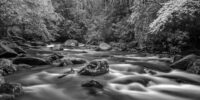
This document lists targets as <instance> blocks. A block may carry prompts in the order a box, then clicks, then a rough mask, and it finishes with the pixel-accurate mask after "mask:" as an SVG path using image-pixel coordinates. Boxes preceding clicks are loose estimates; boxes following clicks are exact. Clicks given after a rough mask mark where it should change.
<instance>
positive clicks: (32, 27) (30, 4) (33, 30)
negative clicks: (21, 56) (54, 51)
mask: <svg viewBox="0 0 200 100" xmlns="http://www.w3.org/2000/svg"><path fill="white" fill-rule="evenodd" d="M59 20H61V18H60V16H59V15H58V14H57V13H55V12H54V7H53V6H52V4H51V0H1V1H0V25H1V26H0V31H1V37H3V36H19V37H23V38H26V39H30V40H34V39H36V40H41V39H42V40H44V41H49V40H51V39H53V37H54V35H55V33H56V24H57V23H58V22H59Z"/></svg>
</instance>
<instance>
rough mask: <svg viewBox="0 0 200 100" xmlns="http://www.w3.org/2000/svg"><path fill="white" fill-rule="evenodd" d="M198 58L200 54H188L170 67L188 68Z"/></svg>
mask: <svg viewBox="0 0 200 100" xmlns="http://www.w3.org/2000/svg"><path fill="white" fill-rule="evenodd" d="M197 58H198V56H196V55H194V54H191V55H187V56H185V57H183V58H182V59H180V60H178V61H176V62H174V63H173V64H171V65H170V67H171V68H175V69H181V70H186V69H187V68H188V67H189V66H192V65H193V63H194V61H196V59H197Z"/></svg>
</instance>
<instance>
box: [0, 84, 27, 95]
mask: <svg viewBox="0 0 200 100" xmlns="http://www.w3.org/2000/svg"><path fill="white" fill-rule="evenodd" d="M22 92H23V90H22V85H21V84H17V83H15V84H11V83H3V84H1V85H0V94H11V95H14V96H19V95H21V94H22Z"/></svg>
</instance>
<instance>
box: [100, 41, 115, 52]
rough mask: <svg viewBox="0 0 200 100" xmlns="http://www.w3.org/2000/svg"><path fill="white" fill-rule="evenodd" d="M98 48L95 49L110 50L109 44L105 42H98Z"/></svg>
mask: <svg viewBox="0 0 200 100" xmlns="http://www.w3.org/2000/svg"><path fill="white" fill-rule="evenodd" d="M98 49H99V50H97V51H108V50H111V49H112V47H111V46H110V45H109V44H107V43H100V45H99V48H98Z"/></svg>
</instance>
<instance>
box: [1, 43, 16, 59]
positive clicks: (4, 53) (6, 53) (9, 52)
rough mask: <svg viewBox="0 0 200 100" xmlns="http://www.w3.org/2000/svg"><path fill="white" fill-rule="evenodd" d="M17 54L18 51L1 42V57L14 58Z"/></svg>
mask: <svg viewBox="0 0 200 100" xmlns="http://www.w3.org/2000/svg"><path fill="white" fill-rule="evenodd" d="M16 56H17V53H16V52H15V51H14V50H13V49H11V48H9V47H8V46H6V45H4V44H2V43H0V58H12V57H16Z"/></svg>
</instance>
